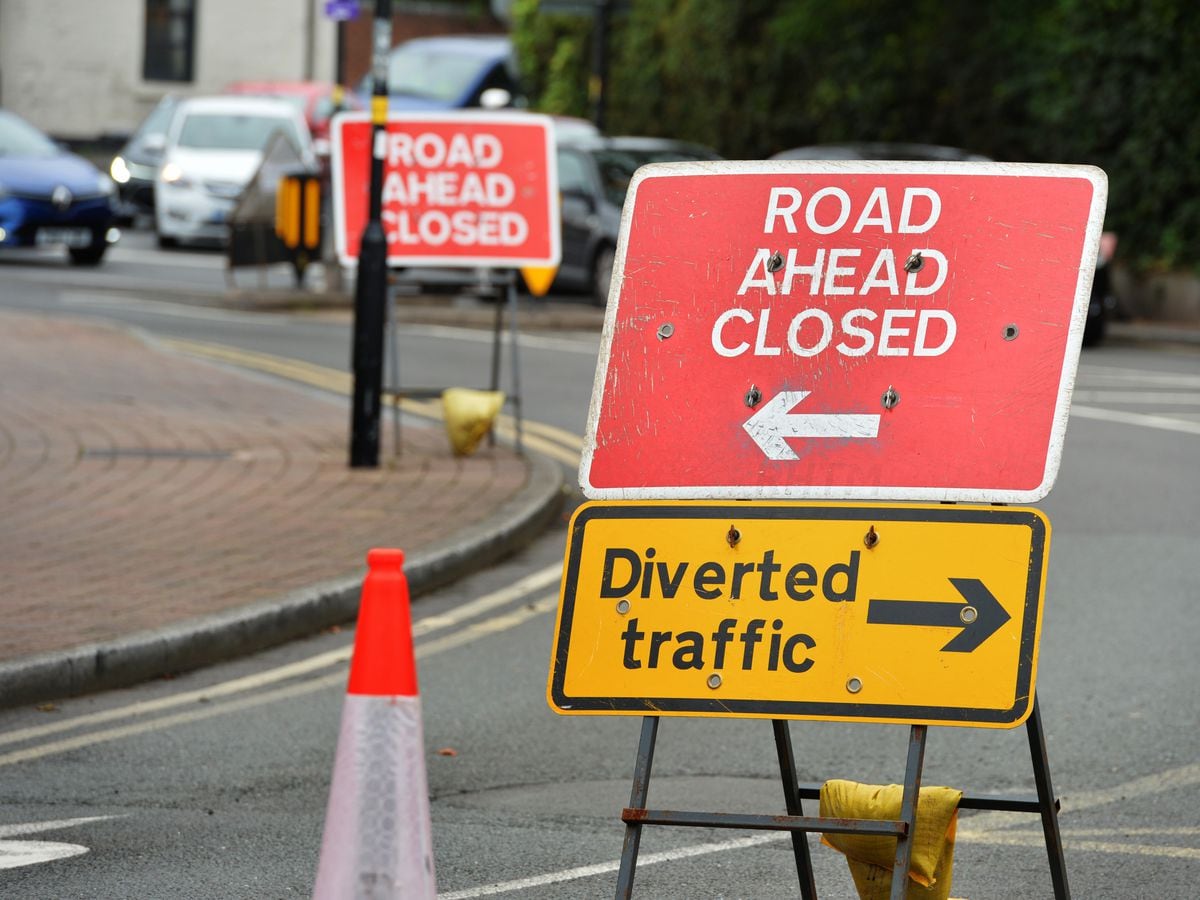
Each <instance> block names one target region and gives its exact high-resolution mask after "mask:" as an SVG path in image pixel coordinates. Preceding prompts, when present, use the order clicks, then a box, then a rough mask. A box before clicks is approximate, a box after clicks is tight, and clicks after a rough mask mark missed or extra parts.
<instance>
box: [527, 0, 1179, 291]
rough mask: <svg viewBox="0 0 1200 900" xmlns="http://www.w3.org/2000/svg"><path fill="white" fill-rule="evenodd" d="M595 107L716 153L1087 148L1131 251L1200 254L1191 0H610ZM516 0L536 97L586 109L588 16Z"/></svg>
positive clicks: (539, 103)
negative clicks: (599, 101)
mask: <svg viewBox="0 0 1200 900" xmlns="http://www.w3.org/2000/svg"><path fill="white" fill-rule="evenodd" d="M610 2H613V3H614V6H615V7H616V8H617V9H621V8H624V9H625V10H626V11H625V12H623V13H622V12H618V13H616V14H614V15H613V16H612V19H611V25H612V27H611V32H610V38H609V47H610V54H609V56H610V58H609V67H608V71H609V77H608V80H607V84H606V85H605V98H606V110H607V114H606V124H607V126H608V127H607V130H608V131H609V132H611V133H626V134H647V135H659V136H667V137H677V138H682V139H686V140H692V141H697V142H700V143H704V144H708V145H710V146H712V147H714V148H715V149H717V150H718V151H719V152H721V153H722V154H723V155H725V156H727V157H729V158H735V159H753V158H762V157H765V156H769V155H771V154H772V153H774V152H777V151H779V150H782V149H784V148H787V147H794V146H799V145H805V144H816V143H826V142H839V141H867V140H872V141H913V142H922V143H933V144H948V145H952V146H960V147H967V148H970V149H972V150H974V151H977V152H980V153H983V154H986V155H988V156H991V157H993V158H995V159H1001V160H1022V161H1031V162H1070V163H1089V164H1094V165H1097V166H1100V167H1101V168H1103V169H1104V170H1105V171H1106V172H1107V173H1108V176H1109V186H1110V196H1109V205H1108V221H1107V223H1106V227H1108V228H1111V229H1113V230H1115V231H1117V232H1118V233H1119V234H1120V235H1121V249H1122V257H1123V258H1124V259H1125V260H1126V261H1127V262H1131V263H1134V264H1137V265H1139V266H1141V267H1143V268H1149V267H1162V268H1169V267H1178V266H1183V265H1187V266H1192V267H1200V166H1198V165H1197V160H1200V117H1198V116H1197V93H1198V91H1200V88H1197V86H1198V85H1200V53H1197V52H1196V48H1198V47H1200V4H1196V3H1194V2H1192V0H1005V2H1001V0H980V2H977V3H946V2H944V0H910V2H908V3H905V4H896V3H889V2H887V0H840V2H838V3H829V2H828V0H739V2H732V0H629V2H628V3H626V4H624V5H622V4H620V3H619V2H614V0H610ZM539 5H540V4H539V0H517V2H516V4H515V6H514V22H513V32H514V36H515V39H516V41H517V47H518V53H519V55H520V58H521V60H522V63H523V66H524V68H525V75H526V77H527V79H528V83H529V86H530V88H531V92H532V96H533V98H534V104H535V106H536V107H537V108H538V109H541V110H543V111H546V112H552V113H556V114H563V115H576V116H589V115H590V114H591V108H590V98H589V92H588V85H589V81H590V80H591V79H592V76H593V69H594V66H593V60H592V54H593V52H594V47H593V37H592V30H593V18H592V17H590V16H587V15H579V14H575V15H570V14H549V13H543V12H541V11H540V9H539Z"/></svg>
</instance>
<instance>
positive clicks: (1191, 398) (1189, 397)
mask: <svg viewBox="0 0 1200 900" xmlns="http://www.w3.org/2000/svg"><path fill="white" fill-rule="evenodd" d="M1073 399H1074V400H1075V401H1082V402H1084V403H1132V404H1140V405H1142V406H1173V405H1177V406H1200V393H1198V392H1197V391H1191V390H1189V391H1115V390H1099V391H1095V390H1088V391H1078V390H1077V391H1076V392H1075V394H1074V397H1073Z"/></svg>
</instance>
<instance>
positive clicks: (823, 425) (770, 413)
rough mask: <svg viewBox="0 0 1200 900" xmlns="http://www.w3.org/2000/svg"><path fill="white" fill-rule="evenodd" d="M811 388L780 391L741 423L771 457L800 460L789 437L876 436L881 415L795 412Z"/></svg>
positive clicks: (769, 457) (768, 456)
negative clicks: (788, 440)
mask: <svg viewBox="0 0 1200 900" xmlns="http://www.w3.org/2000/svg"><path fill="white" fill-rule="evenodd" d="M810 393H812V392H811V391H780V392H779V393H778V394H776V395H775V396H774V397H772V398H771V399H770V400H768V401H767V402H766V403H765V404H763V408H762V409H760V410H758V411H757V412H756V413H755V414H754V415H752V416H751V417H750V418H749V419H747V420H746V421H745V422H743V423H742V427H743V428H745V429H746V433H747V434H748V435H750V437H751V438H752V439H753V440H754V443H756V444H758V446H759V449H761V450H762V452H763V453H765V454H766V455H767V458H768V459H799V458H800V457H799V456H797V455H796V451H795V450H793V449H792V448H791V447H789V446H788V443H787V440H786V439H787V438H873V437H878V436H879V415H878V414H876V415H866V414H858V413H793V412H792V409H793V408H794V407H795V406H796V405H797V404H798V403H800V401H801V400H803V399H804V398H805V397H807V396H808V395H809V394H810Z"/></svg>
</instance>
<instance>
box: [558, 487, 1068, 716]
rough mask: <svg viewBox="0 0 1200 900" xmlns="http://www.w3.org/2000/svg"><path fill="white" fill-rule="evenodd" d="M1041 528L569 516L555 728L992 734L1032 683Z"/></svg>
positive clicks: (879, 516) (760, 516)
mask: <svg viewBox="0 0 1200 900" xmlns="http://www.w3.org/2000/svg"><path fill="white" fill-rule="evenodd" d="M1049 538H1050V523H1049V521H1048V520H1047V519H1046V518H1045V517H1044V516H1043V515H1042V514H1041V513H1040V512H1039V511H1038V510H1035V509H1028V508H1018V507H983V506H965V505H941V504H939V505H916V504H883V505H879V504H856V503H782V502H780V503H772V502H758V503H748V502H727V503H711V502H686V501H678V502H673V501H662V502H654V501H643V502H628V503H588V504H584V505H583V506H581V507H580V508H579V509H578V510H577V511H576V513H575V516H574V518H573V519H572V521H571V527H570V536H569V541H568V546H567V559H566V565H565V567H564V572H563V583H562V597H561V602H560V604H559V614H558V623H557V626H556V629H555V638H554V655H553V658H552V660H551V668H550V681H549V685H548V698H549V701H550V705H551V707H553V708H554V709H555V710H556V711H558V712H560V713H571V714H574V713H584V714H644V715H688V716H751V717H762V718H773V719H778V718H795V719H823V720H841V721H864V720H865V721H873V722H898V723H921V724H937V725H975V726H983V727H1003V728H1008V727H1012V726H1014V725H1018V724H1020V723H1021V722H1023V721H1024V720H1025V719H1026V717H1028V715H1029V713H1030V711H1031V708H1032V701H1033V690H1034V684H1035V680H1036V675H1037V651H1038V638H1039V635H1040V628H1041V614H1042V596H1043V593H1044V590H1045V579H1046V562H1047V558H1048V551H1049Z"/></svg>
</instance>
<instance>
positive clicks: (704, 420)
mask: <svg viewBox="0 0 1200 900" xmlns="http://www.w3.org/2000/svg"><path fill="white" fill-rule="evenodd" d="M1106 191H1107V182H1106V180H1105V177H1104V173H1103V172H1101V171H1100V170H1099V169H1094V168H1090V167H1086V166H1045V165H1025V164H1000V163H957V164H929V163H924V164H922V163H870V162H862V163H849V162H848V163H831V162H823V163H822V162H796V161H793V162H786V161H781V162H757V163H756V162H704V163H664V164H658V165H651V166H646V167H644V168H642V169H641V170H639V172H638V174H637V175H635V176H634V179H633V184H632V186H631V189H630V192H629V196H628V199H627V200H626V203H625V208H624V214H623V215H624V218H623V221H622V229H621V237H620V242H619V244H618V249H617V260H616V268H615V270H614V277H613V286H612V291H611V295H610V297H609V304H608V312H607V319H606V322H605V331H604V340H603V344H602V350H601V359H600V364H599V366H598V368H597V375H596V377H597V381H596V386H595V389H594V391H593V394H592V409H591V414H590V416H589V420H588V431H587V441H586V443H585V447H584V454H583V461H582V465H581V467H580V479H581V484H582V486H583V490H584V493H585V494H586V495H587V496H588V497H590V498H593V499H626V500H628V499H656V498H668V497H672V498H681V499H688V498H721V497H728V498H759V499H765V498H789V497H795V498H818V499H839V498H857V499H893V500H967V501H976V502H1031V501H1035V500H1038V499H1040V498H1042V497H1044V496H1045V495H1046V493H1048V492H1049V490H1050V487H1051V485H1052V484H1053V481H1054V477H1055V475H1056V473H1057V470H1058V465H1059V460H1060V457H1061V452H1062V445H1063V436H1064V432H1065V429H1066V419H1067V413H1068V405H1069V401H1070V394H1071V389H1072V385H1073V383H1074V377H1075V369H1076V366H1077V363H1078V356H1079V350H1080V345H1081V341H1082V331H1083V325H1084V319H1085V316H1086V312H1087V305H1088V298H1089V291H1090V286H1091V282H1092V275H1093V271H1094V266H1095V261H1096V249H1097V246H1098V243H1099V238H1100V230H1101V226H1102V222H1103V217H1104V207H1105V199H1106Z"/></svg>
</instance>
